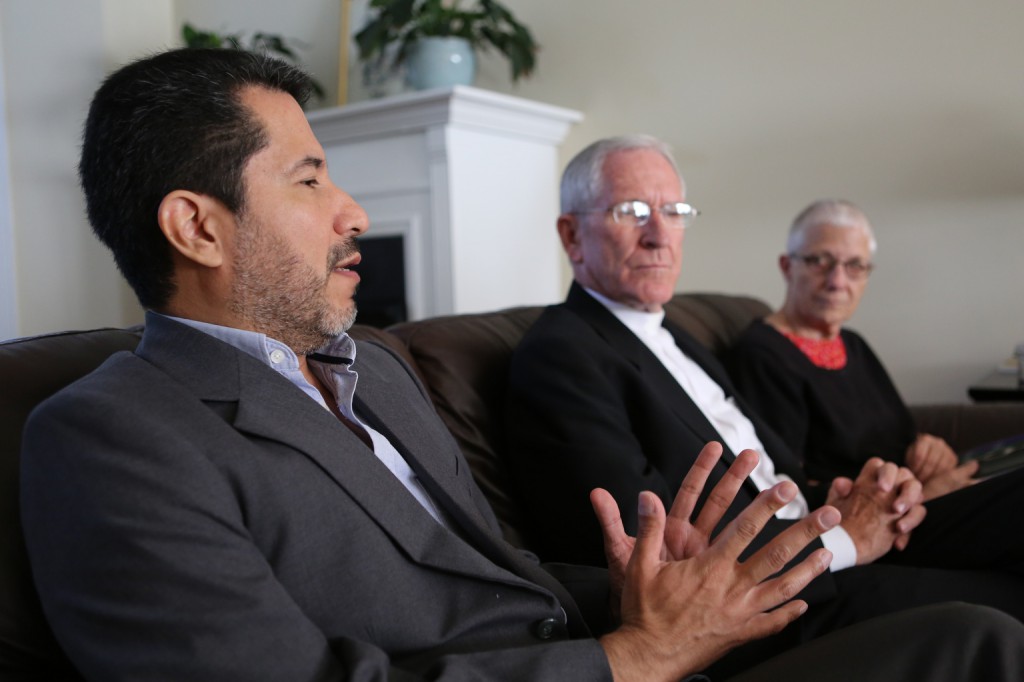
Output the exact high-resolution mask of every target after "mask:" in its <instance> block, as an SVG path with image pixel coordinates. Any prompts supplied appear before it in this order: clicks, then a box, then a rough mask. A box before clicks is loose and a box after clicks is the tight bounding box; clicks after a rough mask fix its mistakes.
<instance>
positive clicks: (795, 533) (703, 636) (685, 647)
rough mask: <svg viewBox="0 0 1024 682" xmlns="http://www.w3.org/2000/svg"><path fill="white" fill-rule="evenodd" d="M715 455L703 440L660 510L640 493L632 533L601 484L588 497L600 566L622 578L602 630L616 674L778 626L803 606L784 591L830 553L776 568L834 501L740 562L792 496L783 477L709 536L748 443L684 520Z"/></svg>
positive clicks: (667, 671) (835, 518)
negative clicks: (609, 624)
mask: <svg viewBox="0 0 1024 682" xmlns="http://www.w3.org/2000/svg"><path fill="white" fill-rule="evenodd" d="M720 455H721V446H719V445H718V444H709V445H708V446H705V448H704V449H703V450H702V451H701V454H700V457H699V458H698V462H697V465H696V466H695V467H694V468H693V469H692V470H691V472H690V473H689V474H688V475H687V477H686V480H685V481H684V482H683V485H682V486H681V488H680V491H679V495H678V496H677V498H676V500H675V503H674V504H673V506H672V511H671V513H670V514H669V515H668V516H667V517H666V514H665V509H664V506H663V505H662V503H661V500H660V499H659V498H658V497H657V496H656V495H654V494H653V493H650V492H644V493H642V494H641V496H640V500H639V512H640V522H639V528H638V532H637V537H636V538H635V539H633V538H629V537H628V536H626V535H625V533H624V532H623V530H622V522H621V518H620V517H619V515H618V508H617V506H616V505H615V502H614V501H613V500H612V499H611V496H610V495H608V493H607V492H605V491H603V490H599V491H595V492H594V493H593V494H592V496H591V499H592V500H593V502H594V508H595V511H596V513H597V515H598V518H599V519H600V521H601V524H602V527H603V528H604V532H605V541H606V552H607V554H608V558H609V566H610V568H611V570H612V573H613V576H619V577H621V580H622V584H621V589H622V601H621V613H622V625H621V627H620V628H619V629H618V630H616V631H615V632H613V633H611V634H609V635H606V636H605V637H603V638H602V639H601V644H602V646H604V648H605V651H606V652H607V654H608V658H609V662H610V663H611V666H612V670H613V672H614V673H615V679H616V680H631V679H637V680H662V679H664V680H669V679H679V678H680V677H682V676H684V675H686V674H690V673H694V672H697V671H699V670H701V669H703V668H705V667H706V666H707V665H708V664H710V663H711V662H713V661H714V660H716V659H717V658H719V657H720V656H722V655H723V654H724V653H725V652H727V651H728V650H729V649H731V648H733V647H735V646H737V645H739V644H742V643H743V642H746V641H749V640H752V639H757V638H760V637H764V636H766V635H769V634H772V633H775V632H778V631H779V630H781V629H782V628H784V627H785V626H786V625H787V624H789V623H790V622H791V621H793V620H794V619H795V618H796V617H797V616H799V615H800V614H801V613H803V612H804V610H805V609H806V604H804V602H802V601H789V600H791V599H792V598H793V596H794V595H795V594H797V593H798V592H799V591H800V590H801V589H803V588H804V586H806V585H807V583H809V582H810V581H811V580H813V579H814V577H815V576H817V575H818V574H820V573H821V572H822V571H824V570H825V569H826V568H827V566H828V564H829V561H830V560H831V556H830V554H829V552H828V551H827V550H824V549H821V550H818V551H816V552H814V553H812V554H811V555H810V556H809V557H808V558H807V559H805V560H804V561H802V562H801V563H799V564H798V565H797V566H794V567H793V568H791V569H789V570H787V571H784V572H783V573H781V574H778V575H776V574H777V573H779V571H781V570H782V569H783V568H784V567H785V566H786V564H787V563H788V562H789V561H790V560H791V559H792V558H793V557H794V556H796V554H797V553H798V552H799V551H800V550H801V549H802V548H803V547H804V546H805V545H807V543H809V542H811V541H812V540H813V539H814V538H816V537H817V536H818V535H820V534H821V533H823V532H824V531H825V530H828V529H829V528H831V527H833V526H835V525H836V524H837V523H839V513H838V512H837V511H836V510H835V509H833V508H831V507H822V508H821V509H818V510H817V511H815V512H814V513H813V514H811V515H809V516H808V517H807V518H805V519H803V520H801V521H799V522H798V523H796V524H794V525H793V526H791V527H790V528H788V529H787V530H786V531H784V532H783V533H780V534H779V535H778V536H777V537H776V538H774V539H773V540H772V541H771V542H769V543H768V544H766V545H765V546H764V547H762V548H761V549H760V550H759V551H758V552H756V553H755V554H754V555H752V556H751V557H749V558H748V559H747V560H746V561H744V562H743V563H740V562H739V556H740V554H741V553H742V552H743V550H744V549H746V547H747V546H748V545H749V544H750V542H751V540H753V538H754V537H755V536H756V535H757V533H758V532H760V530H761V529H762V528H763V527H764V525H765V524H766V523H767V522H768V520H769V519H770V518H771V517H772V515H773V514H774V513H775V512H776V511H777V510H778V509H780V508H781V507H783V506H784V505H785V504H787V503H788V502H790V501H791V500H792V499H793V497H794V496H795V495H796V492H797V490H796V486H795V485H793V484H792V483H788V482H787V483H780V484H779V485H777V486H775V487H773V488H771V489H769V490H766V491H764V492H763V493H761V494H760V495H758V497H757V499H756V500H755V501H754V502H753V503H751V505H750V506H749V507H747V509H745V510H744V511H743V512H742V513H741V514H740V515H739V516H738V517H737V518H736V519H735V520H733V521H732V522H731V523H730V524H729V525H728V526H726V528H725V529H724V530H723V531H722V533H721V534H720V535H719V536H718V537H716V538H715V539H714V540H713V541H712V540H710V539H709V538H710V533H711V531H712V529H713V528H714V527H715V526H716V525H717V523H718V522H719V520H720V519H721V517H722V514H723V513H724V512H725V510H726V509H728V507H729V505H730V504H731V502H732V500H733V498H734V497H735V494H736V491H737V490H738V489H739V486H740V485H741V484H742V481H743V479H744V478H745V477H746V474H747V473H749V471H750V470H751V469H752V468H753V466H754V465H756V463H757V456H756V454H755V453H753V452H752V451H744V453H741V455H740V456H739V457H738V458H737V459H736V461H735V462H734V463H733V464H732V466H731V467H730V472H729V474H728V475H727V476H725V477H723V479H722V480H721V481H719V483H718V484H717V485H716V486H715V488H714V490H712V492H711V494H710V496H709V498H708V500H707V501H706V502H705V504H704V506H703V508H702V509H701V512H700V514H699V515H698V517H697V520H696V521H695V522H693V523H692V524H691V523H690V521H689V517H690V515H691V514H692V512H693V509H694V508H695V506H696V501H697V499H698V497H699V495H700V493H701V491H702V490H703V488H704V484H705V483H706V481H707V477H708V474H709V473H710V471H711V468H712V467H713V466H714V464H715V462H716V461H717V460H718V457H719V456H720ZM623 559H625V562H624V563H623ZM776 607H777V608H776ZM773 609H774V610H773Z"/></svg>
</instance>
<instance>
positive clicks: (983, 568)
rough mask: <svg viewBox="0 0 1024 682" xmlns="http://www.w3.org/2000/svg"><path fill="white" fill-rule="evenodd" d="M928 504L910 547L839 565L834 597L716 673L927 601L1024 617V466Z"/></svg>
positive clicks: (1023, 619) (746, 648) (724, 661)
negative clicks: (859, 562) (860, 562)
mask: <svg viewBox="0 0 1024 682" xmlns="http://www.w3.org/2000/svg"><path fill="white" fill-rule="evenodd" d="M925 506H926V508H927V509H928V514H927V516H926V517H925V520H924V521H923V522H922V523H921V525H920V526H918V528H916V529H915V530H914V532H913V533H912V535H911V539H910V542H909V544H908V546H907V548H906V549H905V550H904V551H902V552H899V551H895V550H894V551H891V552H889V553H888V554H887V555H885V556H884V557H882V558H881V559H879V560H878V561H876V562H874V563H872V564H869V565H866V566H855V567H853V568H848V569H846V570H843V571H839V572H838V573H836V574H835V576H834V578H835V581H836V585H837V588H838V594H837V595H836V596H835V597H834V598H832V599H830V600H828V601H826V602H822V603H818V604H814V605H812V606H811V607H810V608H809V609H808V610H807V613H805V614H804V615H803V616H801V617H800V618H799V619H798V620H797V621H796V622H794V623H792V624H791V625H790V626H789V627H788V628H786V629H785V630H784V631H783V632H781V633H779V634H778V635H774V636H772V637H769V638H767V639H764V640H760V641H757V642H752V643H750V644H747V645H744V646H743V647H740V648H738V649H736V650H735V651H733V652H731V653H730V654H729V655H727V656H726V657H725V658H723V659H722V660H721V661H719V662H718V663H717V664H715V665H714V666H713V667H712V668H711V670H710V672H712V673H714V675H715V676H717V677H721V676H728V675H732V674H735V673H737V672H738V671H740V670H744V669H745V668H747V667H749V666H751V665H754V664H756V663H759V662H761V661H764V660H767V659H768V658H769V657H771V656H773V655H775V654H777V653H778V652H779V651H784V650H786V649H789V648H791V647H794V646H797V645H799V644H801V643H804V642H809V641H812V640H815V639H817V638H819V637H821V636H823V635H826V634H828V633H830V632H835V631H837V630H839V629H840V628H844V627H847V626H850V625H853V624H856V623H860V622H862V621H865V620H868V619H872V618H877V617H878V616H885V615H888V614H894V613H898V612H901V611H905V610H907V609H913V608H915V607H920V606H927V605H933V604H941V603H947V602H965V603H969V604H976V605H981V606H988V607H992V608H995V609H998V610H1000V611H1003V612H1004V613H1006V614H1009V615H1010V616H1012V617H1014V618H1016V619H1017V620H1018V621H1021V622H1024V469H1018V470H1015V471H1010V472H1007V473H1005V474H1001V475H999V476H995V477H993V478H990V479H987V480H985V481H982V482H980V483H977V484H976V485H973V486H970V487H968V488H964V489H962V490H958V491H956V492H953V493H950V494H948V495H944V496H942V497H940V498H937V499H935V500H932V501H930V502H928V503H927V504H926V505H925ZM717 677H716V678H717ZM1021 679H1024V678H1021Z"/></svg>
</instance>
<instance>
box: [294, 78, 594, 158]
mask: <svg viewBox="0 0 1024 682" xmlns="http://www.w3.org/2000/svg"><path fill="white" fill-rule="evenodd" d="M308 118H309V120H310V123H311V124H312V125H313V127H314V129H315V130H316V133H317V136H318V137H319V138H320V142H321V144H324V145H326V144H330V143H334V142H348V141H354V140H358V139H361V138H369V137H378V136H381V135H394V134H400V133H405V132H409V131H415V130H423V129H425V128H430V127H434V126H439V125H453V126H460V127H466V128H477V129H480V130H485V131H491V132H496V133H500V134H503V135H513V136H521V137H523V138H532V139H535V140H537V141H540V142H546V143H549V144H555V145H557V144H560V143H561V142H562V140H564V139H565V136H566V134H567V133H568V131H569V127H570V126H571V125H572V124H574V123H578V122H579V121H580V120H582V119H583V115H582V114H581V113H580V112H578V111H573V110H572V109H564V108H562V107H557V106H553V105H550V104H542V103H540V102H534V101H532V100H527V99H523V98H521V97H513V96H511V95H505V94H501V93H497V92H492V91H490V90H482V89H480V88H474V87H470V86H466V85H456V86H453V87H449V88H438V89H435V90H423V91H419V92H408V93H403V94H400V95H395V96H393V97H387V98H383V99H374V100H366V101H362V102H355V103H353V104H349V105H347V106H343V107H331V108H328V109H318V110H315V111H311V112H309V114H308Z"/></svg>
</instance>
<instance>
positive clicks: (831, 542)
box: [821, 526, 857, 573]
mask: <svg viewBox="0 0 1024 682" xmlns="http://www.w3.org/2000/svg"><path fill="white" fill-rule="evenodd" d="M821 544H823V545H825V549H827V550H828V551H830V552H832V563H830V564H829V565H828V569H829V570H830V571H832V572H833V573H835V572H836V571H841V570H843V569H844V568H850V567H851V566H856V565H857V546H856V545H855V544H853V538H851V537H850V534H849V533H847V532H846V530H845V529H844V528H843V527H842V526H835V527H833V528H831V529H830V530H827V531H825V532H824V533H822V534H821Z"/></svg>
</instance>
